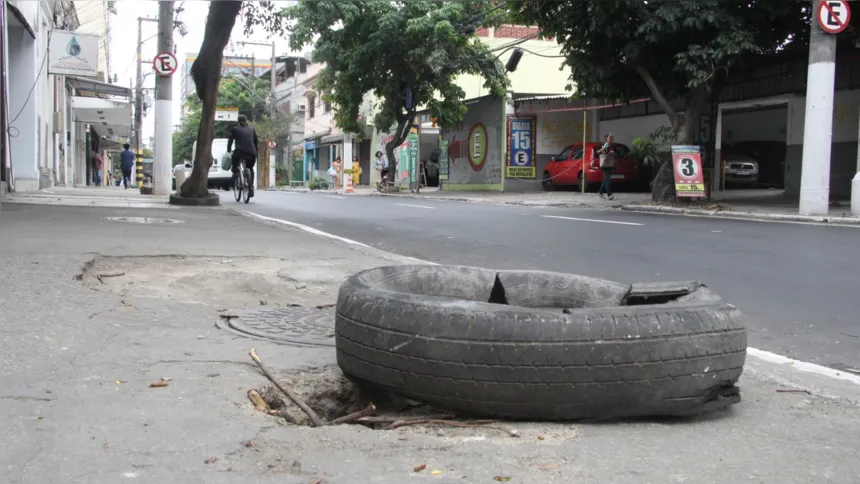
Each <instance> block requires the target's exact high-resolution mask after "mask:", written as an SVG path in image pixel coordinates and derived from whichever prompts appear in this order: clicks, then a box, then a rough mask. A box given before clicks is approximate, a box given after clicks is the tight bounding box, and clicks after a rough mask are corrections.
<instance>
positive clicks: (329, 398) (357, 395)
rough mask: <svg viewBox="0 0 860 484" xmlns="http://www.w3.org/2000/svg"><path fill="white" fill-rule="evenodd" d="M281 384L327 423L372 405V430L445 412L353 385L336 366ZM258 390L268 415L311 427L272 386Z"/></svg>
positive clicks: (283, 380)
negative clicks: (412, 417)
mask: <svg viewBox="0 0 860 484" xmlns="http://www.w3.org/2000/svg"><path fill="white" fill-rule="evenodd" d="M280 381H281V382H282V384H283V385H284V386H285V387H287V388H288V389H290V390H292V391H293V392H294V393H295V394H296V395H297V396H298V397H299V398H301V399H302V401H304V403H306V404H307V405H308V407H310V408H311V409H313V410H314V412H316V413H317V415H319V417H320V418H322V419H323V420H324V421H326V422H333V421H335V420H337V419H339V418H341V417H343V416H345V415H349V414H353V413H355V412H359V411H361V410H363V409H367V407H368V406H369V405H370V404H371V403H372V404H373V405H374V406H375V407H376V410H375V412H374V415H376V417H375V418H376V419H379V420H381V421H382V422H380V423H378V424H368V426H369V427H371V428H384V427H385V426H387V425H390V424H391V423H393V422H395V421H399V420H400V419H403V418H410V416H415V415H423V414H430V413H432V414H441V413H444V412H440V411H438V410H433V409H431V408H429V407H427V406H426V405H424V404H422V403H420V402H415V401H412V400H408V399H405V398H402V397H398V396H396V395H393V394H391V393H388V392H385V391H382V390H378V389H376V388H373V387H372V386H369V385H362V384H359V383H356V382H354V381H352V380H350V379H349V378H347V377H346V376H344V374H343V373H342V372H341V371H340V369H339V368H338V367H336V366H330V367H326V368H323V369H321V370H320V371H312V372H305V373H299V374H295V375H290V376H286V377H284V378H283V379H281V380H280ZM258 391H259V394H260V395H261V396H262V397H263V400H264V401H265V402H266V405H267V406H268V409H269V410H270V411H271V412H270V414H274V415H277V416H280V417H283V418H284V419H286V420H287V421H288V422H290V423H295V424H298V425H310V423H311V422H310V419H309V418H308V416H307V414H305V413H304V412H302V410H301V409H300V408H299V407H298V406H296V405H295V404H294V403H292V402H291V401H290V400H289V399H287V397H285V396H284V394H283V393H282V392H281V391H280V390H278V389H277V388H275V387H274V386H272V385H268V386H265V387H263V388H261V389H259V390H258ZM252 402H253V400H252ZM258 410H259V409H258Z"/></svg>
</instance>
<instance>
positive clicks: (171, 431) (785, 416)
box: [0, 204, 860, 484]
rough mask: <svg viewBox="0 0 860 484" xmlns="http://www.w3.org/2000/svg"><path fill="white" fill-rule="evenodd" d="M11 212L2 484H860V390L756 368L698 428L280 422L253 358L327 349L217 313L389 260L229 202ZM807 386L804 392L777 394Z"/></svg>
mask: <svg viewBox="0 0 860 484" xmlns="http://www.w3.org/2000/svg"><path fill="white" fill-rule="evenodd" d="M2 217H3V219H2V221H0V224H2V231H0V263H2V264H3V271H2V272H0V287H2V291H0V306H2V315H3V323H2V325H0V362H2V364H3V366H4V371H3V374H2V376H0V431H2V432H3V434H4V436H5V438H4V439H2V441H0V467H2V468H3V469H4V470H5V472H4V481H5V482H11V483H32V484H44V483H52V482H57V483H60V482H62V483H64V484H65V483H77V482H80V483H92V484H98V483H106V484H107V483H110V484H115V483H117V482H126V481H129V482H135V481H136V482H153V483H156V482H177V483H207V484H209V483H242V484H246V483H248V482H254V483H288V484H289V483H295V484H299V483H302V484H307V483H309V482H315V481H317V480H320V479H321V480H322V481H320V482H324V483H327V484H333V483H343V484H357V483H358V484H363V483H391V484H400V483H402V482H405V481H406V480H407V479H409V478H423V479H430V480H433V482H440V483H454V482H457V483H463V482H468V483H483V482H486V483H491V482H498V480H497V479H496V477H497V476H498V477H500V478H505V477H509V478H510V481H507V482H511V483H517V482H521V483H533V482H558V483H567V482H595V483H598V482H599V483H624V484H627V483H631V482H659V483H664V482H695V483H707V482H723V481H726V482H736V481H737V482H739V481H743V482H762V483H770V482H780V483H807V482H823V481H827V482H845V483H852V482H854V481H855V480H856V479H855V477H854V476H856V475H858V473H860V462H858V461H857V459H855V458H854V457H855V454H856V451H855V449H856V448H857V446H858V443H860V437H858V436H860V412H858V409H857V407H856V403H855V402H856V401H857V400H860V398H858V393H857V390H856V388H857V386H856V385H854V384H853V383H850V382H839V381H833V380H831V379H827V378H825V377H822V376H816V375H810V374H804V375H799V373H798V372H797V371H796V370H794V369H792V368H790V366H789V365H782V366H779V367H775V366H774V365H773V364H771V363H767V362H765V361H763V360H760V359H757V358H753V357H749V358H748V360H749V361H748V366H747V371H746V373H745V375H744V377H743V378H742V380H741V382H740V385H741V388H742V392H743V401H742V402H741V403H740V404H739V405H736V406H735V407H734V408H733V409H732V410H730V411H728V412H725V413H719V414H712V415H707V416H704V417H702V418H698V419H695V420H691V421H681V422H678V421H637V422H628V423H616V424H592V425H588V424H574V425H571V424H539V423H505V424H504V425H505V426H508V427H511V428H514V429H517V430H518V431H519V434H520V437H518V438H512V437H509V436H507V435H505V434H503V433H500V432H496V431H492V430H490V429H457V428H440V429H437V428H428V427H418V426H416V427H407V428H402V429H398V430H394V431H374V430H369V429H365V428H363V427H356V426H336V427H327V428H321V429H313V428H307V427H294V426H289V425H285V424H283V423H282V422H281V421H279V420H278V419H276V418H274V417H269V416H264V415H261V414H260V413H258V412H256V411H254V410H253V409H252V407H251V404H250V402H249V401H248V398H247V395H246V392H247V391H248V390H249V389H251V388H260V387H262V386H264V385H265V384H266V383H267V381H266V379H265V378H264V377H263V376H262V375H261V374H260V372H259V371H258V370H257V368H256V367H255V366H254V365H253V363H252V362H251V360H250V359H249V358H248V351H249V350H250V349H251V348H252V347H255V348H256V350H257V352H258V354H259V355H260V357H261V358H263V360H264V361H265V362H266V363H267V364H268V366H269V367H270V368H271V369H273V370H274V371H276V372H278V373H279V374H281V375H285V377H286V376H287V375H291V374H295V373H301V372H306V373H307V372H319V371H323V369H325V368H330V367H331V366H333V365H334V364H335V360H334V351H333V349H332V348H331V347H312V346H302V347H299V346H289V345H277V344H274V343H270V342H266V341H261V340H252V339H247V338H243V337H240V336H239V335H237V334H236V333H233V332H228V331H225V330H222V329H218V328H216V326H215V325H216V322H217V321H218V320H219V314H221V313H219V309H229V310H233V309H240V308H243V307H260V301H261V300H263V301H264V303H265V304H266V305H272V306H274V305H277V304H286V303H294V304H304V305H314V304H317V303H320V302H326V301H327V302H329V303H333V302H334V300H335V295H336V291H337V289H338V286H339V283H340V281H341V280H342V279H343V278H344V277H345V276H346V275H347V274H349V273H352V272H355V271H357V270H360V269H362V268H366V267H371V266H376V265H381V264H392V263H398V262H399V259H398V258H397V257H393V256H387V255H385V254H383V253H381V252H377V251H373V250H372V249H367V248H364V247H359V246H349V245H346V244H341V243H339V242H337V241H333V240H329V239H325V238H320V237H314V236H312V235H308V234H305V233H302V232H298V231H295V230H293V229H288V228H274V227H269V226H264V225H259V224H256V223H255V222H252V221H251V220H249V219H246V218H244V217H241V216H239V215H237V214H235V213H233V212H231V211H228V210H224V209H180V210H153V209H150V210H144V209H111V208H91V207H53V206H45V205H26V204H14V205H4V207H3V215H2ZM108 217H115V218H117V217H118V218H120V219H119V220H117V219H108ZM134 217H146V218H148V219H149V220H150V221H154V220H157V219H172V220H175V221H177V222H176V223H147V224H141V223H136V221H139V220H136V219H134ZM120 272H122V273H124V274H123V275H122V276H108V277H103V278H102V279H103V282H100V281H99V280H98V277H95V276H97V275H101V274H103V275H107V274H117V273H120ZM76 276H79V277H76ZM741 309H743V308H741ZM163 378H164V379H169V384H168V386H166V387H162V388H150V387H149V385H150V384H151V383H153V382H156V381H160V380H161V379H163ZM797 385H800V389H802V390H810V391H811V393H806V392H790V393H780V392H777V390H781V389H788V388H791V389H794V390H797V389H798V388H797ZM820 395H826V397H825V396H820ZM422 464H425V465H426V468H425V469H424V470H421V471H420V472H414V469H415V468H416V467H417V466H420V465H422ZM502 482H504V480H503V481H502Z"/></svg>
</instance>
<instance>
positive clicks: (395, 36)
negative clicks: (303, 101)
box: [260, 0, 508, 162]
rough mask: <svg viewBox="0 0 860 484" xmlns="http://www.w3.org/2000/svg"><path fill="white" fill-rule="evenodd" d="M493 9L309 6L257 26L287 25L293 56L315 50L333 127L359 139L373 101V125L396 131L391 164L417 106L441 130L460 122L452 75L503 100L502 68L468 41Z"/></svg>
mask: <svg viewBox="0 0 860 484" xmlns="http://www.w3.org/2000/svg"><path fill="white" fill-rule="evenodd" d="M493 8H494V7H493V5H492V4H491V2H489V1H486V0H470V1H468V2H450V1H445V0H409V1H408V2H392V1H390V0H312V1H311V0H308V1H300V2H299V3H298V5H296V6H294V7H291V8H289V9H287V10H285V11H284V13H283V17H281V19H277V18H272V17H267V18H266V19H263V20H262V21H260V24H262V25H264V26H266V28H267V29H268V30H269V31H270V32H271V31H274V30H276V28H273V27H271V25H272V24H277V23H278V22H279V21H280V20H283V19H284V18H286V19H289V21H290V22H291V24H292V28H291V34H292V35H291V37H290V43H291V46H292V48H294V49H296V50H298V49H300V48H302V47H303V46H305V45H310V44H312V45H313V47H314V51H313V60H314V62H321V63H325V68H324V69H323V70H322V72H321V73H320V75H319V79H318V82H317V90H318V91H319V92H320V93H322V95H323V99H325V100H326V101H329V102H331V103H332V104H334V105H335V106H336V110H335V115H334V116H335V121H336V123H337V125H338V126H339V127H341V128H343V129H344V130H345V131H347V132H353V133H358V132H361V130H362V127H363V126H362V121H361V120H360V119H359V110H360V107H361V105H362V102H363V100H364V98H365V95H366V94H368V93H372V94H373V95H374V96H375V97H376V99H377V103H378V104H377V108H378V110H377V113H376V115H375V118H374V119H373V124H374V125H375V126H376V128H377V129H379V130H380V131H383V132H390V131H391V130H392V128H393V130H394V139H393V140H392V141H391V142H389V143H388V144H387V145H386V152H387V153H388V158H389V160H390V161H392V162H393V161H394V148H395V147H397V146H399V145H400V144H401V143H403V141H404V140H405V139H406V136H407V134H408V132H409V127H410V124H411V122H412V120H413V119H414V117H415V113H416V111H417V109H418V107H419V106H425V107H427V108H429V109H430V110H431V111H432V113H433V116H435V117H436V118H437V119H438V123H439V124H440V125H442V126H452V125H454V124H456V123H457V122H459V121H460V120H462V117H463V115H464V114H465V112H466V110H467V108H466V106H465V105H464V104H463V98H464V96H465V93H464V92H463V90H462V89H461V88H460V87H458V86H457V84H456V83H455V80H456V77H457V75H459V74H465V73H468V74H476V75H480V76H482V77H483V78H484V81H485V83H484V86H485V87H486V88H487V90H488V91H489V92H491V93H493V94H495V95H503V94H504V93H505V90H506V87H507V85H508V81H507V77H506V76H505V73H504V68H503V67H502V66H501V65H500V63H499V62H498V61H497V60H496V58H495V56H494V54H493V53H492V52H490V50H489V49H488V48H487V47H486V45H484V44H482V43H481V42H480V41H479V40H478V38H477V37H475V36H474V34H473V32H474V27H475V26H476V24H477V23H478V22H480V21H482V20H483V21H486V20H487V19H486V14H487V13H488V12H490V11H491V10H492V9H493ZM407 90H409V91H411V103H409V102H407Z"/></svg>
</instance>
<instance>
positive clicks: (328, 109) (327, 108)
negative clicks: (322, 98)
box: [325, 101, 331, 113]
mask: <svg viewBox="0 0 860 484" xmlns="http://www.w3.org/2000/svg"><path fill="white" fill-rule="evenodd" d="M325 112H326V113H330V112H331V103H330V102H328V101H326V102H325Z"/></svg>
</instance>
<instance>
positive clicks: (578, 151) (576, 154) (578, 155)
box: [570, 146, 583, 160]
mask: <svg viewBox="0 0 860 484" xmlns="http://www.w3.org/2000/svg"><path fill="white" fill-rule="evenodd" d="M582 153H583V149H582V146H577V147H575V148H574V149H573V156H571V157H570V159H571V160H581V159H582Z"/></svg>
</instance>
